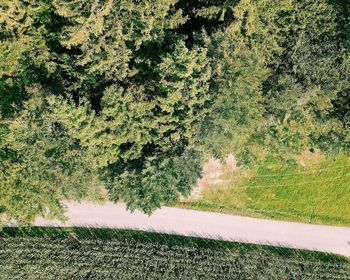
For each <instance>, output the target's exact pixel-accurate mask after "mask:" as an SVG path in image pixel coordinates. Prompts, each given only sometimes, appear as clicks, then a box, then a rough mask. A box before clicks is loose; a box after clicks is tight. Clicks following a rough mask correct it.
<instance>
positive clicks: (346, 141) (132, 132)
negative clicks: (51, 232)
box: [0, 0, 350, 223]
mask: <svg viewBox="0 0 350 280" xmlns="http://www.w3.org/2000/svg"><path fill="white" fill-rule="evenodd" d="M305 150H310V151H314V150H321V151H322V152H323V153H324V154H326V155H329V156H331V155H334V154H339V153H349V152H350V2H349V1H344V0H274V1H266V0H192V1H187V0H32V1H29V0H2V1H1V3H0V217H2V218H3V219H4V220H5V221H8V220H12V219H15V220H17V221H19V222H22V223H28V222H31V221H33V220H34V219H35V218H36V217H38V216H49V217H54V218H63V214H64V211H63V210H64V208H63V205H62V202H61V201H62V200H67V199H69V200H81V199H91V200H98V199H100V197H101V195H102V194H101V190H102V189H104V188H105V189H106V190H108V196H109V198H110V199H111V200H112V201H124V202H126V203H127V205H128V207H129V209H130V210H135V209H141V210H142V211H144V212H145V213H151V212H152V211H153V210H154V209H156V208H157V207H160V206H161V205H162V204H163V203H169V202H173V201H176V200H177V199H178V197H179V195H184V196H186V195H188V194H189V193H190V191H191V188H192V187H193V185H195V183H196V181H197V179H198V178H199V177H200V176H201V166H202V162H203V159H205V157H206V156H208V155H215V156H217V157H224V156H225V155H227V154H228V153H233V154H234V155H235V156H236V158H237V159H238V162H239V164H240V165H244V166H247V167H249V166H250V165H252V164H257V163H259V162H262V161H264V159H266V158H267V157H271V156H272V157H274V158H277V159H279V160H281V161H282V162H286V163H288V162H291V161H293V160H294V159H295V156H296V155H298V154H300V152H302V151H305Z"/></svg>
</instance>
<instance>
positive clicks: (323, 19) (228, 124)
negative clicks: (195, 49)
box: [198, 0, 347, 163]
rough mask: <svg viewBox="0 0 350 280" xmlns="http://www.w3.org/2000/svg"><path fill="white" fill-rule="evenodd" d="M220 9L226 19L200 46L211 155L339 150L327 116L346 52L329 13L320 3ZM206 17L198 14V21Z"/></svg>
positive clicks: (288, 156)
mask: <svg viewBox="0 0 350 280" xmlns="http://www.w3.org/2000/svg"><path fill="white" fill-rule="evenodd" d="M221 5H222V6H221V7H222V9H224V10H226V11H228V10H230V11H232V13H233V17H230V20H231V23H230V25H229V26H228V27H227V28H224V30H223V31H219V32H218V33H214V34H213V35H212V36H211V42H210V43H209V44H211V46H209V47H208V48H210V49H213V51H212V52H211V53H210V56H211V61H212V64H213V65H214V66H213V69H218V70H217V75H214V76H213V78H212V80H211V88H212V91H213V92H214V94H215V93H216V94H218V97H217V99H216V101H215V103H214V106H213V111H212V113H211V117H210V118H208V119H207V121H206V122H205V125H204V128H203V131H204V135H205V134H207V135H208V140H205V142H206V143H205V144H204V146H207V147H208V148H209V149H210V150H215V152H216V153H217V154H225V153H227V151H228V149H227V148H229V149H231V152H235V153H236V155H237V157H238V158H239V160H240V161H241V163H249V162H250V163H251V162H256V161H257V160H259V159H264V158H265V157H266V156H267V155H272V156H274V157H278V158H280V159H282V160H292V159H293V158H295V156H296V155H298V154H299V153H300V152H301V151H303V150H305V149H316V148H321V149H322V150H323V151H324V152H331V151H332V150H334V149H338V151H339V148H340V147H344V145H343V144H344V143H343V140H344V139H345V137H346V136H345V135H344V131H346V128H345V127H344V125H343V124H342V118H341V117H340V116H336V115H335V114H333V112H334V109H335V108H334V101H335V100H336V98H337V95H339V94H341V93H342V92H343V95H344V94H345V93H344V89H346V83H347V82H346V78H345V77H346V71H345V68H344V67H343V66H342V65H344V63H346V59H345V58H346V54H345V53H346V52H347V51H346V49H345V48H344V42H345V41H344V40H343V38H342V36H340V34H339V32H338V30H337V23H336V18H337V16H339V13H337V11H336V10H335V9H334V7H333V6H332V5H330V4H328V3H327V2H326V1H322V0H320V1H278V2H273V1H272V2H266V1H249V0H247V1H240V2H238V3H232V4H231V6H230V7H229V8H228V6H227V2H223V3H222V4H221ZM214 10H215V9H214ZM214 10H213V9H211V8H210V6H209V7H208V8H203V9H201V12H200V13H199V14H198V16H208V15H209V16H212V15H215V14H217V12H218V10H215V11H216V12H215V11H214ZM224 18H225V17H224ZM232 18H233V19H234V20H233V19H232ZM222 33H224V34H225V35H221V34H222ZM217 40H219V42H220V43H217V42H216V41H217ZM235 56H236V57H235ZM252 58H253V60H252ZM220 65H224V66H223V67H220ZM249 66H250V67H249ZM247 69H249V71H247ZM252 81H254V82H253V83H252ZM252 86H253V87H252ZM242 89H243V90H242ZM345 92H346V91H345ZM340 103H342V104H344V101H341V102H340ZM241 108H244V110H242V109H241ZM238 120H240V123H238V122H237V121H238ZM223 143H225V145H223ZM222 147H224V148H222ZM344 149H346V148H343V150H344Z"/></svg>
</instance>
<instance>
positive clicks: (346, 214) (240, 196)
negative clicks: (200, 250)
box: [178, 156, 350, 226]
mask: <svg viewBox="0 0 350 280" xmlns="http://www.w3.org/2000/svg"><path fill="white" fill-rule="evenodd" d="M305 161H306V165H305V166H304V167H301V166H300V165H294V166H289V167H288V168H282V167H281V166H280V165H279V164H278V163H276V162H274V161H270V162H267V163H266V164H264V165H263V166H260V167H258V168H255V169H252V170H249V171H236V172H235V173H232V174H225V175H224V176H226V178H225V179H226V180H227V179H229V180H231V181H232V183H231V185H230V186H229V187H224V188H221V187H213V186H208V187H206V188H205V189H204V191H203V198H202V199H200V200H197V201H188V202H184V203H181V204H179V205H178V206H180V207H185V208H192V209H200V210H209V211H218V212H225V213H232V214H242V215H248V216H254V217H266V218H275V219H283V220H291V221H298V222H306V223H316V224H330V225H343V226H350V157H349V156H341V157H338V158H336V159H327V160H326V159H322V160H320V159H319V158H318V159H317V160H316V161H315V160H309V161H307V160H305Z"/></svg>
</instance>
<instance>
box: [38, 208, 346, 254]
mask: <svg viewBox="0 0 350 280" xmlns="http://www.w3.org/2000/svg"><path fill="white" fill-rule="evenodd" d="M66 205H67V213H66V216H67V217H68V219H69V220H68V222H67V223H66V224H61V223H56V222H50V221H46V220H44V219H38V220H37V221H36V222H35V224H34V225H36V226H83V227H86V226H94V227H110V228H128V229H137V230H146V231H156V232H163V233H174V234H180V235H186V236H201V237H208V238H213V239H219V240H228V241H240V242H246V243H255V244H266V245H274V246H282V247H289V248H301V249H309V250H317V251H323V252H330V253H336V254H342V255H345V256H348V257H350V228H347V227H332V226H319V225H309V224H302V223H292V222H281V221H271V220H265V219H255V218H248V217H241V216H233V215H225V214H219V213H211V212H201V211H194V210H185V209H177V208H169V207H163V208H161V209H159V210H157V211H156V212H155V213H154V214H153V215H152V216H150V217H148V216H146V215H143V214H141V213H140V212H137V211H136V212H135V213H133V214H131V213H129V212H128V211H126V208H125V205H124V204H112V203H106V204H104V205H95V204H92V203H81V204H77V203H67V204H66Z"/></svg>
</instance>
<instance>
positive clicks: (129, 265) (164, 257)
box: [0, 228, 350, 279]
mask: <svg viewBox="0 0 350 280" xmlns="http://www.w3.org/2000/svg"><path fill="white" fill-rule="evenodd" d="M0 238H1V241H0V252H1V254H0V260H1V261H0V272H1V276H0V278H1V279H6V278H9V277H10V278H11V279H23V278H26V279H37V278H45V279H67V278H70V279H71V278H74V279H96V278H104V279H141V278H142V279H198V278H199V279H213V278H218V277H219V278H220V279H249V278H253V279H347V278H348V277H349V276H350V270H349V261H348V260H347V259H345V258H341V257H338V256H334V255H327V254H322V253H314V252H306V251H300V250H291V249H284V248H273V247H267V246H257V245H249V244H240V243H229V242H222V241H213V240H208V239H201V238H188V237H179V236H171V235H164V234H156V233H144V232H133V231H116V230H106V229H105V230H103V229H70V230H66V231H64V230H62V229H53V228H51V229H40V228H34V229H29V230H26V231H24V232H21V231H19V230H16V229H11V228H6V229H4V230H3V233H2V235H1V237H0ZM23 267H25V268H26V269H23Z"/></svg>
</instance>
